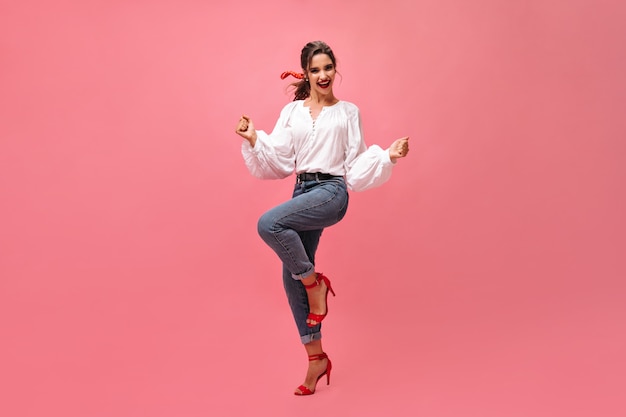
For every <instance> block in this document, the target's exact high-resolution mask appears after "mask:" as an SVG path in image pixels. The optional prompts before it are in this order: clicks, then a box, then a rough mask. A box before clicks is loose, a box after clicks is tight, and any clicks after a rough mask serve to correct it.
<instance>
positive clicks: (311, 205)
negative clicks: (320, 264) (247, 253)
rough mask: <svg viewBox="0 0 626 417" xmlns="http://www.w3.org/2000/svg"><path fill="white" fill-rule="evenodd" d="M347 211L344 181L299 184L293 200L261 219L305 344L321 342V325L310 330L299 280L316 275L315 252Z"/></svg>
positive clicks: (304, 297) (259, 227) (262, 231)
mask: <svg viewBox="0 0 626 417" xmlns="http://www.w3.org/2000/svg"><path fill="white" fill-rule="evenodd" d="M347 209H348V190H347V187H346V184H345V182H344V180H343V178H341V177H335V178H332V179H329V180H319V181H317V180H315V181H304V182H299V183H296V185H295V186H294V190H293V198H292V199H291V200H289V201H287V202H285V203H283V204H281V205H279V206H277V207H274V208H273V209H271V210H269V211H268V212H266V213H265V214H263V215H262V216H261V218H260V219H259V223H258V230H259V235H260V236H261V238H263V240H264V241H265V243H267V244H268V245H269V246H270V248H272V249H273V250H274V252H276V254H277V255H278V257H279V258H280V259H281V261H282V262H283V285H284V287H285V292H286V293H287V300H288V301H289V306H290V307H291V311H292V313H293V317H294V319H295V321H296V326H297V327H298V332H299V333H300V340H301V341H302V343H305V344H306V343H309V342H312V341H314V340H318V339H321V337H322V334H321V326H322V325H321V323H318V324H317V325H316V326H314V327H308V326H307V323H306V319H307V316H308V314H309V301H308V297H307V294H306V289H305V288H304V285H303V284H302V282H300V280H301V279H302V278H306V277H308V276H309V275H311V274H313V273H314V272H315V252H316V251H317V246H318V244H319V240H320V236H321V235H322V231H323V230H324V228H325V227H328V226H332V225H333V224H335V223H337V222H339V221H340V220H341V219H343V217H344V216H345V214H346V210H347Z"/></svg>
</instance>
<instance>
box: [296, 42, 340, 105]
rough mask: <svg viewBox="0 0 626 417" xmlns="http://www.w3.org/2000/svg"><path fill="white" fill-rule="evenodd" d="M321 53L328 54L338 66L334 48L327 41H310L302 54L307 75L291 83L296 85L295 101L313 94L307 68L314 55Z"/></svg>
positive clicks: (302, 62) (301, 62)
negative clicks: (307, 76)
mask: <svg viewBox="0 0 626 417" xmlns="http://www.w3.org/2000/svg"><path fill="white" fill-rule="evenodd" d="M319 54H326V55H328V56H329V57H330V60H331V61H332V63H333V65H334V66H337V62H336V60H335V54H333V50H332V49H330V46H328V45H327V44H326V43H325V42H322V41H314V42H309V43H307V44H306V45H304V48H302V53H301V54H300V66H301V67H302V72H303V73H304V75H305V79H303V80H300V81H297V82H295V83H293V84H291V85H292V86H294V87H295V90H296V91H295V97H294V101H295V100H304V99H305V98H307V97H309V95H310V94H311V86H310V85H309V82H308V81H307V78H306V73H307V70H308V69H309V66H310V65H311V60H312V59H313V57H314V56H315V55H319Z"/></svg>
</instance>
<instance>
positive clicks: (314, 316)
mask: <svg viewBox="0 0 626 417" xmlns="http://www.w3.org/2000/svg"><path fill="white" fill-rule="evenodd" d="M322 281H324V284H326V296H325V297H326V298H325V300H326V313H324V314H313V313H309V315H308V316H307V324H306V325H307V326H309V327H315V326H317V325H318V324H320V323H321V322H322V320H324V317H326V315H327V314H328V292H329V291H330V292H331V293H332V294H333V297H334V296H335V291H333V287H332V286H331V285H330V280H329V279H328V277H326V276H325V275H324V274H322V273H321V272H318V273H317V277H316V278H315V282H314V283H312V284H309V285H305V286H304V288H306V289H307V290H310V289H311V288H315V287H317V286H318V285H321V282H322ZM313 320H314V321H315V324H311V321H313Z"/></svg>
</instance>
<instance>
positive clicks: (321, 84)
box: [317, 80, 330, 88]
mask: <svg viewBox="0 0 626 417" xmlns="http://www.w3.org/2000/svg"><path fill="white" fill-rule="evenodd" d="M317 85H319V86H320V87H321V88H328V86H329V85H330V80H328V81H323V82H318V83H317Z"/></svg>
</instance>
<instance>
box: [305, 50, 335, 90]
mask: <svg viewBox="0 0 626 417" xmlns="http://www.w3.org/2000/svg"><path fill="white" fill-rule="evenodd" d="M335 73H336V71H335V65H334V64H333V61H332V60H331V59H330V57H329V56H328V55H326V54H317V55H314V56H313V58H311V65H309V70H308V71H307V75H308V78H309V84H310V86H311V93H313V92H315V93H317V94H320V95H326V94H331V93H332V91H333V81H334V80H335Z"/></svg>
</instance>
